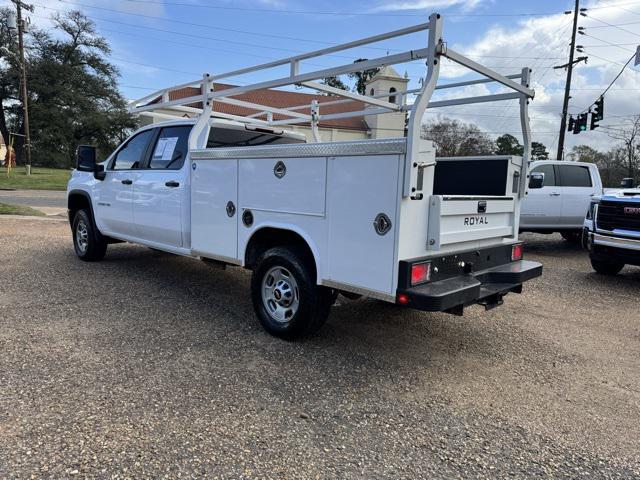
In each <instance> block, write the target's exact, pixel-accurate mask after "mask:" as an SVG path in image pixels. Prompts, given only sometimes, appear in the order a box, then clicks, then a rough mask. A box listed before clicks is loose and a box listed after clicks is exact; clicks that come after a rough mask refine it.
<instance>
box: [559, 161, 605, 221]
mask: <svg viewBox="0 0 640 480" xmlns="http://www.w3.org/2000/svg"><path fill="white" fill-rule="evenodd" d="M556 172H558V174H559V180H560V182H559V185H560V194H561V198H562V210H561V212H562V213H561V221H560V226H561V227H565V228H582V224H583V222H584V217H585V215H586V213H587V209H588V208H589V203H590V202H591V197H593V196H594V195H595V194H596V193H597V190H598V188H597V187H596V185H595V184H596V182H594V179H593V178H592V175H591V169H590V168H589V167H587V166H585V165H571V164H567V165H556Z"/></svg>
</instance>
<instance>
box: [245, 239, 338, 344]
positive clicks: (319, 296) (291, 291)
mask: <svg viewBox="0 0 640 480" xmlns="http://www.w3.org/2000/svg"><path fill="white" fill-rule="evenodd" d="M314 272H315V268H314V265H313V259H312V258H309V255H307V254H305V251H304V250H302V249H299V248H291V247H289V248H285V247H275V248H271V249H269V250H267V251H266V252H265V253H264V254H262V256H261V257H260V258H259V260H258V261H257V262H256V267H255V269H254V271H253V276H252V278H251V298H252V300H253V308H254V310H255V312H256V315H257V316H258V320H260V324H261V325H262V326H263V327H264V329H265V330H266V331H267V332H269V333H270V334H271V335H273V336H275V337H279V338H282V339H285V340H295V339H297V338H301V337H304V336H307V335H310V334H312V333H314V332H316V331H317V330H318V329H319V328H320V327H321V326H322V325H323V324H324V322H325V321H326V319H327V317H328V316H329V311H330V310H331V305H332V304H333V302H334V300H335V294H334V292H333V291H332V290H331V289H329V288H326V287H322V286H319V285H316V279H315V275H314ZM296 302H297V303H296ZM277 317H279V318H277Z"/></svg>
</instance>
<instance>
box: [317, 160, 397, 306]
mask: <svg viewBox="0 0 640 480" xmlns="http://www.w3.org/2000/svg"><path fill="white" fill-rule="evenodd" d="M398 158H399V157H398V155H371V156H368V155H363V156H344V157H331V158H330V159H329V174H328V182H327V204H328V216H327V218H328V222H329V230H328V251H329V255H328V265H327V266H328V268H327V274H328V277H329V278H328V279H329V280H330V281H332V282H337V283H341V284H347V285H352V286H356V287H359V288H364V289H367V290H373V291H376V292H381V293H384V294H386V295H390V294H391V295H392V294H393V293H394V291H393V286H392V283H393V280H392V279H393V258H394V247H395V231H396V205H397V198H398V195H397V192H398V190H397V188H398ZM379 215H384V216H385V217H386V220H382V224H383V225H384V222H386V221H387V220H388V221H389V225H388V226H387V229H386V231H384V229H383V230H379V231H376V228H375V226H374V222H375V220H376V217H378V216H379Z"/></svg>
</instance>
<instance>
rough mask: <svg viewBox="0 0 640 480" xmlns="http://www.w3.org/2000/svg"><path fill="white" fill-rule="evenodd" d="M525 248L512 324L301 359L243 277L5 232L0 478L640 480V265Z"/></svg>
mask: <svg viewBox="0 0 640 480" xmlns="http://www.w3.org/2000/svg"><path fill="white" fill-rule="evenodd" d="M525 238H526V239H528V240H529V245H528V251H529V255H528V256H529V258H532V259H537V260H540V261H542V262H543V263H544V265H545V272H544V275H543V277H542V278H539V279H536V280H534V281H532V282H530V283H529V284H527V286H526V287H525V293H524V294H523V295H509V296H507V297H506V299H505V304H504V305H503V306H502V307H500V308H497V309H495V310H491V311H489V312H485V311H484V310H482V309H481V308H480V307H473V308H471V309H469V310H468V312H467V313H466V315H465V316H464V317H462V318H459V317H454V316H449V315H446V314H427V313H421V312H413V311H403V310H400V309H398V308H395V307H393V306H388V305H386V304H383V303H381V302H377V301H371V300H366V301H358V302H352V303H344V304H341V305H339V306H338V307H337V308H335V309H334V310H333V313H332V315H331V316H330V318H329V321H328V323H327V324H326V325H325V327H324V328H323V329H322V330H321V331H320V332H319V334H318V335H317V336H316V337H314V338H312V339H310V340H307V341H305V342H299V343H285V342H283V341H280V340H277V339H274V338H271V337H269V336H268V335H267V334H266V333H264V332H263V331H262V329H261V328H260V326H259V325H258V323H257V321H256V320H255V319H254V316H253V311H252V308H251V304H250V300H249V295H248V290H249V278H250V277H249V274H248V273H247V272H245V271H242V270H239V269H229V270H227V271H220V270H215V269H212V268H210V267H208V266H206V265H204V264H201V263H199V262H196V261H193V260H191V259H187V258H180V257H175V256H171V255H167V254H162V253H158V252H154V251H152V250H149V249H146V248H142V247H136V246H132V245H127V244H119V245H115V246H111V247H110V248H109V252H108V253H107V257H106V259H105V261H103V262H100V263H95V264H86V263H82V262H80V261H79V260H76V258H75V257H74V255H73V249H72V247H71V239H70V232H69V228H68V225H67V224H66V223H65V222H62V221H55V220H46V221H44V220H43V221H34V220H17V219H11V218H0V244H1V245H2V248H0V279H1V280H2V281H1V287H0V477H1V478H5V477H12V476H15V477H21V478H25V477H29V476H31V475H34V476H35V477H51V478H63V477H71V476H79V477H99V478H107V477H108V478H111V477H118V478H121V477H137V478H139V477H153V478H158V477H163V476H166V477H170V478H176V477H203V476H206V477H209V478H234V479H235V478H276V479H296V478H301V479H311V478H322V479H324V478H327V479H337V478H358V479H360V478H361V479H377V478H394V479H395V478H408V479H418V478H454V477H460V478H483V477H484V478H496V477H500V478H503V477H504V478H531V477H542V476H553V477H558V478H569V477H573V478H576V477H580V478H618V477H620V478H623V477H624V478H631V477H636V478H637V477H638V476H639V475H640V448H639V446H640V441H639V439H640V355H639V352H640V313H639V308H638V307H639V303H638V298H639V294H640V269H638V268H635V269H632V268H627V269H625V270H624V271H623V273H622V274H621V275H620V276H618V277H615V278H606V277H601V276H598V275H596V274H594V273H592V271H591V269H590V267H589V265H588V259H587V257H586V256H585V254H584V253H583V252H581V251H580V250H578V249H577V248H576V247H572V246H570V245H568V244H566V243H565V242H563V241H562V240H560V238H559V237H557V236H555V235H554V236H546V237H545V236H533V235H531V236H526V237H525Z"/></svg>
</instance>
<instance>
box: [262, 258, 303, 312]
mask: <svg viewBox="0 0 640 480" xmlns="http://www.w3.org/2000/svg"><path fill="white" fill-rule="evenodd" d="M262 303H263V304H264V308H265V309H266V310H267V313H268V314H269V316H270V317H271V318H272V319H273V320H275V321H276V322H278V323H286V322H288V321H290V320H291V319H292V318H293V316H294V315H295V314H296V312H297V311H298V307H299V306H300V292H299V290H298V282H296V279H295V278H294V276H293V275H292V274H291V272H289V270H287V269H286V268H284V267H273V268H272V269H270V270H269V271H268V272H267V273H266V275H265V276H264V277H263V279H262Z"/></svg>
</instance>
